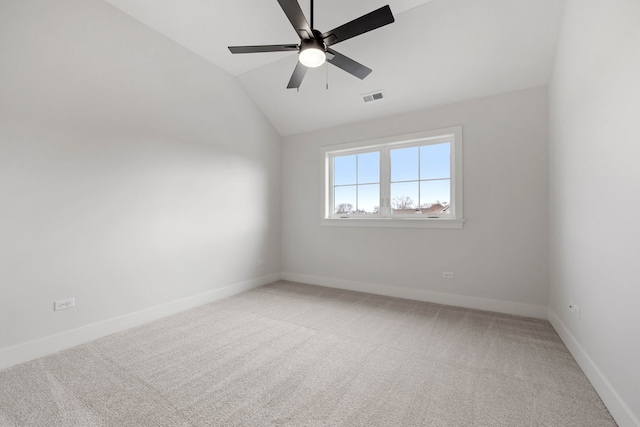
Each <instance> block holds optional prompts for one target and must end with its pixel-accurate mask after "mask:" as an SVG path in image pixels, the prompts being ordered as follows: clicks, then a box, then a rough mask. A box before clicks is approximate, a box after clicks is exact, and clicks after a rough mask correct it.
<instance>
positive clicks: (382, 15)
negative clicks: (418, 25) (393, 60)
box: [321, 5, 395, 46]
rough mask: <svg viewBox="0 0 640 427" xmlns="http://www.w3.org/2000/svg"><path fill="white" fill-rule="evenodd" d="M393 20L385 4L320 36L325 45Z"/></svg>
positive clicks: (357, 34) (338, 41) (389, 9)
mask: <svg viewBox="0 0 640 427" xmlns="http://www.w3.org/2000/svg"><path fill="white" fill-rule="evenodd" d="M394 21H395V19H394V17H393V14H392V13H391V8H390V7H389V5H387V6H383V7H381V8H380V9H377V10H374V11H373V12H370V13H367V14H366V15H363V16H361V17H360V18H357V19H354V20H353V21H351V22H347V23H346V24H344V25H341V26H339V27H338V28H334V29H333V30H331V31H327V32H326V33H324V34H322V36H321V37H322V39H323V40H324V43H325V44H326V45H327V46H331V45H332V44H336V43H340V42H341V41H345V40H347V39H350V38H351V37H355V36H359V35H360V34H363V33H366V32H367V31H371V30H375V29H376V28H380V27H382V26H385V25H387V24H391V23H392V22H394Z"/></svg>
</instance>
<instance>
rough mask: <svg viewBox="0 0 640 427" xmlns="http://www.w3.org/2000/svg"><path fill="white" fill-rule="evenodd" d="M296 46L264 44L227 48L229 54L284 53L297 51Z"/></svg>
mask: <svg viewBox="0 0 640 427" xmlns="http://www.w3.org/2000/svg"><path fill="white" fill-rule="evenodd" d="M299 48H300V47H299V46H298V45H297V44H265V45H261V46H229V50H230V51H231V53H256V52H285V51H289V50H298V49H299Z"/></svg>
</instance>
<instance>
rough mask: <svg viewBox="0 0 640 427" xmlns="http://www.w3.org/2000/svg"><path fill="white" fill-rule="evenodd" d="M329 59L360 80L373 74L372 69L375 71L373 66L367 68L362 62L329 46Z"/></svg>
mask: <svg viewBox="0 0 640 427" xmlns="http://www.w3.org/2000/svg"><path fill="white" fill-rule="evenodd" d="M327 61H329V62H330V63H331V64H333V65H335V66H336V67H338V68H341V69H343V70H344V71H346V72H347V73H349V74H353V75H354V76H356V77H357V78H359V79H360V80H362V79H364V78H365V77H367V76H368V75H369V74H371V71H373V70H371V68H367V67H365V66H364V65H362V64H361V63H359V62H356V61H354V60H353V59H351V58H349V57H347V56H344V55H343V54H341V53H338V52H336V51H335V50H333V49H329V48H327Z"/></svg>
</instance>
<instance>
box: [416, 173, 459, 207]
mask: <svg viewBox="0 0 640 427" xmlns="http://www.w3.org/2000/svg"><path fill="white" fill-rule="evenodd" d="M450 202H451V180H449V179H443V180H438V181H422V182H420V207H421V208H425V209H431V210H429V211H428V213H429V212H432V211H433V212H435V211H436V210H438V206H440V207H441V208H440V211H441V210H442V208H444V207H446V206H449V204H450Z"/></svg>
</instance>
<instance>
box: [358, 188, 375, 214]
mask: <svg viewBox="0 0 640 427" xmlns="http://www.w3.org/2000/svg"><path fill="white" fill-rule="evenodd" d="M379 210H380V185H379V184H368V185H358V213H361V214H363V213H367V214H372V213H378V212H379Z"/></svg>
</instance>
